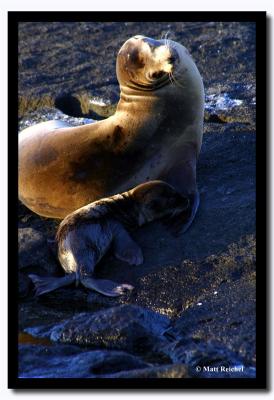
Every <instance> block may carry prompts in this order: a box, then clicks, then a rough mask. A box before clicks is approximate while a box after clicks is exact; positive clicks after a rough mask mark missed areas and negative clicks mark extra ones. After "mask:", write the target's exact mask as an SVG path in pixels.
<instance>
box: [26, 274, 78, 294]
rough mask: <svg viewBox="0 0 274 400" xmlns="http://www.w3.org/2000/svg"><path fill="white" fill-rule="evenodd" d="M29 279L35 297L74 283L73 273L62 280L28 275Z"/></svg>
mask: <svg viewBox="0 0 274 400" xmlns="http://www.w3.org/2000/svg"><path fill="white" fill-rule="evenodd" d="M29 278H30V279H31V280H32V282H33V284H34V286H35V297H36V296H41V295H42V294H45V293H49V292H52V291H53V290H55V289H58V288H60V287H63V286H68V285H70V284H71V283H73V282H74V281H75V273H71V274H68V275H65V276H63V277H62V278H56V277H47V276H39V275H35V274H30V275H29Z"/></svg>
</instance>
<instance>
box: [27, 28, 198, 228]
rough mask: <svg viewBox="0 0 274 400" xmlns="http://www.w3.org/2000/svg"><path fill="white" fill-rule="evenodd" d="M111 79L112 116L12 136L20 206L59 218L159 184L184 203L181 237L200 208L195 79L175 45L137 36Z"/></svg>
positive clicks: (189, 63) (194, 71) (43, 126)
mask: <svg viewBox="0 0 274 400" xmlns="http://www.w3.org/2000/svg"><path fill="white" fill-rule="evenodd" d="M116 71H117V78H118V81H119V84H120V90H121V93H120V100H119V103H118V106H117V110H116V112H115V114H114V115H113V116H111V117H109V118H107V119H105V120H103V121H98V122H95V123H92V124H87V125H82V126H77V127H70V126H69V125H68V124H66V123H64V122H59V121H48V122H43V123H40V124H37V125H34V126H33V127H30V128H27V129H25V130H23V131H22V132H21V133H20V134H19V197H20V200H21V201H22V202H23V203H24V204H25V205H26V206H27V207H29V208H30V209H31V210H33V211H34V212H36V213H38V214H40V215H43V216H46V217H53V218H64V217H65V216H66V215H68V214H69V213H71V212H73V211H75V210H76V209H78V208H80V207H82V206H84V205H85V204H88V203H91V202H93V201H95V200H98V199H100V198H103V197H107V196H111V195H113V194H116V193H121V192H123V191H126V190H128V189H129V188H131V187H134V186H136V185H138V184H140V183H143V182H146V181H149V180H154V179H161V180H164V181H166V182H168V183H170V184H171V185H173V186H174V187H175V188H176V190H177V191H178V192H179V193H181V194H183V195H186V196H187V197H188V198H189V204H190V205H189V212H188V215H187V217H186V220H185V221H184V228H185V229H186V228H187V227H188V226H189V225H190V223H191V221H192V219H193V218H194V215H195V213H196V210H197V207H198V204H199V195H198V191H197V185H196V162H197V157H198V154H199V151H200V148H201V142H202V135H203V114H204V88H203V82H202V79H201V76H200V74H199V71H198V69H197V67H196V65H195V63H194V61H193V60H192V58H191V56H190V54H189V53H188V51H187V50H186V48H185V47H184V46H182V45H181V44H179V43H176V42H174V41H171V40H154V39H151V38H147V37H144V36H134V37H132V38H131V39H129V40H127V41H126V42H125V43H124V45H123V46H122V48H121V49H120V51H119V53H118V56H117V63H116Z"/></svg>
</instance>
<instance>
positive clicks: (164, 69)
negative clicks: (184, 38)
mask: <svg viewBox="0 0 274 400" xmlns="http://www.w3.org/2000/svg"><path fill="white" fill-rule="evenodd" d="M179 46H180V45H179V44H178V43H176V42H172V41H169V40H166V39H165V40H155V39H151V38H148V37H145V36H141V35H138V36H134V37H132V38H130V39H129V40H127V41H126V42H125V43H124V44H123V46H122V47H121V49H120V51H119V53H118V56H117V63H116V71H117V77H118V81H119V83H120V85H121V86H122V87H123V86H127V87H130V88H132V89H136V90H138V89H139V90H142V91H145V90H154V89H157V88H160V87H162V86H165V85H167V84H170V83H172V76H173V74H174V71H175V70H176V68H177V66H178V64H180V57H179V53H178V51H177V47H179Z"/></svg>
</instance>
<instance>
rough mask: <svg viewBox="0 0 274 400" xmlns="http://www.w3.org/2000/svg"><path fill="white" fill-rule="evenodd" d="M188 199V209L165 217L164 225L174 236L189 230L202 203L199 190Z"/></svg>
mask: <svg viewBox="0 0 274 400" xmlns="http://www.w3.org/2000/svg"><path fill="white" fill-rule="evenodd" d="M188 199H189V207H188V209H187V210H186V211H183V212H182V213H180V214H179V215H175V216H173V217H168V218H166V219H163V223H164V225H165V226H166V227H167V229H168V230H169V231H170V232H171V233H172V234H173V235H174V236H179V235H181V234H183V233H185V232H186V231H187V230H188V228H189V227H190V225H191V224H192V221H193V220H194V217H195V215H196V212H197V210H198V207H199V204H200V195H199V192H198V191H197V192H196V193H194V194H191V195H189V197H188Z"/></svg>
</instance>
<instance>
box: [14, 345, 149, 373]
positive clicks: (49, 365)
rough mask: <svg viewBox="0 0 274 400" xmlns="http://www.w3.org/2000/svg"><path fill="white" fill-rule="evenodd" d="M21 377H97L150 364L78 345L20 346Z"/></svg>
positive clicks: (127, 355) (116, 353) (122, 354)
mask: <svg viewBox="0 0 274 400" xmlns="http://www.w3.org/2000/svg"><path fill="white" fill-rule="evenodd" d="M19 365H20V369H19V377H21V378H70V377H73V378H96V377H101V376H102V375H105V374H111V373H119V372H120V371H124V370H126V371H130V370H132V369H134V371H135V370H136V369H138V368H142V369H143V368H145V367H147V366H148V365H149V364H147V363H145V362H143V361H142V360H141V359H139V358H138V357H136V356H133V355H131V354H128V353H125V352H121V351H104V350H97V351H86V350H81V349H79V348H78V347H76V346H69V345H53V346H35V345H20V346H19Z"/></svg>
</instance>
